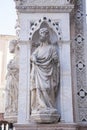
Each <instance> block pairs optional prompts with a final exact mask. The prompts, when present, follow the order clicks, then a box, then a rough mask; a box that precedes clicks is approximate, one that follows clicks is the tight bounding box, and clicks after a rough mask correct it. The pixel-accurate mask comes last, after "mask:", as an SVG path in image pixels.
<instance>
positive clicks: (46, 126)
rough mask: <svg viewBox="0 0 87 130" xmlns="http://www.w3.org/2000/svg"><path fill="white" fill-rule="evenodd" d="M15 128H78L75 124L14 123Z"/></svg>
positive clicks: (46, 129)
mask: <svg viewBox="0 0 87 130" xmlns="http://www.w3.org/2000/svg"><path fill="white" fill-rule="evenodd" d="M14 126H15V127H16V130H78V125H77V124H70V123H69V124H68V123H67V124H66V123H57V124H26V125H25V124H15V125H14Z"/></svg>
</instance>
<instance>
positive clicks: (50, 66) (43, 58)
mask: <svg viewBox="0 0 87 130" xmlns="http://www.w3.org/2000/svg"><path fill="white" fill-rule="evenodd" d="M39 39H40V43H39V46H38V47H37V48H36V49H35V50H34V52H33V53H32V55H31V63H32V70H31V117H32V119H33V120H34V121H36V122H40V123H43V122H47V123H49V122H50V123H51V122H57V121H58V120H59V118H60V115H59V114H58V111H57V109H56V105H55V102H56V96H57V91H58V87H59V55H58V51H57V46H55V45H53V44H52V43H51V41H50V33H49V30H48V28H47V27H42V28H41V27H40V29H39Z"/></svg>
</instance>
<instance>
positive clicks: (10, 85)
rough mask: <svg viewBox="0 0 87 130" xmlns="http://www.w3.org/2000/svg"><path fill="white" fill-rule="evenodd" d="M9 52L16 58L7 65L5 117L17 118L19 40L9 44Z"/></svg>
mask: <svg viewBox="0 0 87 130" xmlns="http://www.w3.org/2000/svg"><path fill="white" fill-rule="evenodd" d="M9 51H10V53H13V54H14V58H13V59H11V60H10V62H9V63H8V65H7V75H6V80H7V82H6V104H5V115H7V116H11V115H14V116H15V115H17V111H18V110H17V109H18V83H19V46H18V41H17V40H12V41H11V42H10V43H9Z"/></svg>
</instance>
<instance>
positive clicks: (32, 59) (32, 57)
mask: <svg viewBox="0 0 87 130" xmlns="http://www.w3.org/2000/svg"><path fill="white" fill-rule="evenodd" d="M30 60H31V61H32V62H33V63H36V61H37V59H36V56H35V55H33V56H31V58H30Z"/></svg>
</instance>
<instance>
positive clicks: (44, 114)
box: [31, 109, 60, 123]
mask: <svg viewBox="0 0 87 130" xmlns="http://www.w3.org/2000/svg"><path fill="white" fill-rule="evenodd" d="M59 120H60V115H59V114H58V112H57V110H56V109H44V110H40V111H32V114H31V121H35V122H37V123H54V122H55V123H57V122H58V121H59Z"/></svg>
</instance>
